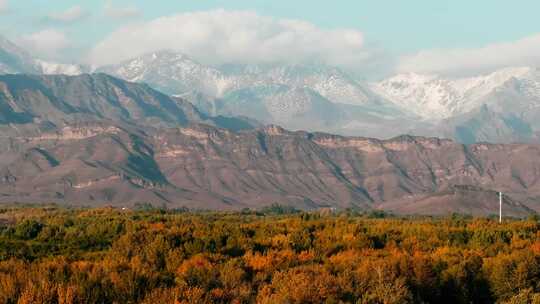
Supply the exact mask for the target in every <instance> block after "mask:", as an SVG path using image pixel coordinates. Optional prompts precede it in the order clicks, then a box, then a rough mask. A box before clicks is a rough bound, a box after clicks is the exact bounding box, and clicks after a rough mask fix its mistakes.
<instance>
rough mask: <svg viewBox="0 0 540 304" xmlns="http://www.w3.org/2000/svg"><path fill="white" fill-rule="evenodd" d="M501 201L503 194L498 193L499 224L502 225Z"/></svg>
mask: <svg viewBox="0 0 540 304" xmlns="http://www.w3.org/2000/svg"><path fill="white" fill-rule="evenodd" d="M502 200H503V194H502V192H499V223H502Z"/></svg>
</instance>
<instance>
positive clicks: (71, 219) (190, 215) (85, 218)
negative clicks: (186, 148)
mask: <svg viewBox="0 0 540 304" xmlns="http://www.w3.org/2000/svg"><path fill="white" fill-rule="evenodd" d="M495 302H496V303H540V225H539V223H538V222H537V219H535V218H531V219H528V220H507V221H506V222H505V223H504V224H499V223H497V222H496V221H495V220H492V219H486V218H476V219H475V218H466V217H459V216H454V217H446V218H429V217H422V218H399V217H387V216H384V214H382V215H381V214H379V213H378V214H358V213H355V212H347V211H343V212H337V213H336V212H327V213H305V212H298V211H296V210H289V209H287V208H269V209H267V210H266V211H265V212H253V211H250V210H243V211H241V212H237V213H236V212H188V211H186V210H176V211H169V210H153V209H147V210H146V209H145V210H142V211H130V210H117V209H112V208H101V209H66V208H59V207H49V208H20V207H18V208H4V209H0V303H6V304H12V303H13V304H15V303H21V304H23V303H59V304H60V303H96V304H97V303H495Z"/></svg>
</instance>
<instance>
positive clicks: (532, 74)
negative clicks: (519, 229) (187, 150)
mask: <svg viewBox="0 0 540 304" xmlns="http://www.w3.org/2000/svg"><path fill="white" fill-rule="evenodd" d="M89 72H102V73H108V74H111V75H113V76H116V77H119V78H123V79H126V80H128V81H132V82H145V83H147V84H149V85H151V86H153V87H155V88H157V89H159V90H161V91H163V92H165V93H167V94H170V95H173V96H177V97H182V98H185V99H187V100H189V101H191V102H192V103H193V104H195V105H196V106H197V107H198V108H199V109H200V110H202V111H203V112H206V113H208V114H211V115H226V116H236V115H242V116H247V117H250V118H254V119H257V120H260V121H261V122H264V123H276V124H280V125H283V126H284V127H287V128H291V129H308V130H315V131H326V132H334V133H341V134H346V135H365V136H376V137H389V136H395V135H398V134H403V133H412V134H417V135H434V136H447V137H453V138H456V139H458V140H461V141H464V142H474V141H481V140H488V141H503V142H508V141H517V140H518V141H536V140H538V138H539V136H538V134H539V133H538V131H540V71H539V70H538V69H536V68H532V67H511V68H505V69H501V70H498V71H493V72H492V73H487V74H483V75H477V76H474V77H445V76H441V75H421V74H413V73H410V74H400V75H395V76H391V77H388V78H387V79H383V80H381V81H376V82H365V81H360V80H358V79H356V78H354V77H352V76H350V75H349V74H348V73H346V72H344V71H343V70H341V69H338V68H335V67H330V66H326V65H322V64H297V65H284V64H267V65H236V64H229V65H223V66H209V65H205V64H203V63H200V62H197V61H196V60H194V59H192V58H190V57H189V56H186V55H185V54H182V53H179V52H175V51H170V50H165V51H160V52H154V53H150V54H146V55H142V56H140V57H137V58H133V59H130V60H127V61H125V62H121V63H119V64H117V65H111V66H105V67H100V68H98V69H93V68H90V67H86V66H84V65H78V64H62V63H51V62H47V61H43V60H37V59H34V58H32V57H31V56H30V55H28V54H27V53H26V52H25V51H24V50H22V49H20V48H18V47H17V46H16V45H14V44H13V43H11V42H9V41H7V40H5V39H1V38H0V73H31V74H33V73H41V74H66V75H77V74H81V73H89Z"/></svg>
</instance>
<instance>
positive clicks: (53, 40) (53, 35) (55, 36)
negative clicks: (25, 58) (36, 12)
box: [17, 29, 71, 59]
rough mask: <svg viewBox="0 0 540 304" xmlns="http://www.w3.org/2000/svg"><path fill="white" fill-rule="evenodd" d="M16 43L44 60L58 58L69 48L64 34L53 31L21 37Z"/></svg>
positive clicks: (47, 30)
mask: <svg viewBox="0 0 540 304" xmlns="http://www.w3.org/2000/svg"><path fill="white" fill-rule="evenodd" d="M17 43H18V44H19V45H21V46H22V47H24V48H25V49H27V50H29V51H30V53H32V54H36V55H38V56H39V57H42V58H45V59H51V58H58V57H59V56H60V53H61V52H62V51H64V50H65V49H67V48H69V47H71V43H70V41H69V39H68V38H67V37H66V35H65V33H64V32H61V31H57V30H54V29H45V30H42V31H39V32H35V33H32V34H29V35H26V36H23V37H21V38H20V39H19V40H18V41H17Z"/></svg>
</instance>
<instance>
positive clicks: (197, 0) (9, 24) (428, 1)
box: [0, 0, 540, 60]
mask: <svg viewBox="0 0 540 304" xmlns="http://www.w3.org/2000/svg"><path fill="white" fill-rule="evenodd" d="M2 2H6V0H0V10H2V4H1V3H2ZM75 7H76V8H77V9H78V10H73V9H74V8H75ZM70 9H72V11H71V15H70V14H69V13H70V11H69V10H70ZM216 9H224V10H225V11H252V12H254V13H256V14H257V15H259V16H263V17H272V18H275V19H276V20H282V19H283V20H287V19H295V20H302V21H305V22H309V23H310V24H313V25H314V26H316V27H317V28H320V29H322V30H339V29H354V30H356V31H358V32H360V33H362V35H363V46H364V47H365V48H366V49H371V50H372V49H377V50H384V52H385V53H388V54H392V56H402V55H406V54H415V53H416V52H422V51H424V50H434V49H438V50H441V49H474V48H482V47H485V46H487V45H491V44H497V43H511V42H514V41H519V40H520V39H524V38H527V37H531V36H534V35H537V33H540V22H538V17H537V14H538V12H539V11H540V1H533V0H521V1H519V2H516V1H507V0H491V1H487V0H474V1H471V0H469V1H465V0H453V1H447V0H437V1H433V0H408V1H406V0H377V1H375V0H373V1H366V0H356V1H353V0H335V1H318V0H316V1H314V0H311V1H308V0H293V1H291V0H288V1H282V0H273V1H268V0H266V1H262V0H211V1H210V0H180V1H171V0H154V1H148V0H109V1H107V0H88V1H72V0H71V1H68V0H54V1H44V0H22V1H21V0H18V1H15V0H7V10H6V9H4V13H3V14H1V15H0V33H1V34H3V35H4V36H6V37H8V38H10V39H12V40H21V39H22V37H30V35H32V34H34V33H38V32H40V31H44V30H48V31H56V32H58V33H62V35H64V36H65V37H64V38H65V39H66V41H63V42H64V43H65V44H69V51H66V50H55V53H58V54H62V56H66V57H72V58H70V59H72V60H74V59H73V58H76V57H78V56H81V54H83V53H85V52H88V50H90V49H92V48H93V47H94V46H95V45H96V44H98V43H100V42H101V41H103V40H105V39H106V38H107V37H108V36H109V35H110V34H111V33H112V32H114V31H115V30H118V29H122V28H124V27H126V26H129V25H130V24H143V23H144V22H152V21H153V20H156V19H158V18H160V17H164V16H172V15H178V14H185V13H189V12H205V11H213V10H216ZM107 12H108V13H107ZM62 14H66V18H62V16H63V15H62ZM70 16H71V17H70ZM57 38H58V39H59V37H57ZM29 39H30V38H29ZM29 39H27V40H25V41H27V42H28V40H29ZM32 41H33V40H32ZM23 44H24V41H23ZM27 44H28V45H29V47H32V45H31V44H30V43H27ZM37 44H38V43H37V42H36V43H35V45H34V46H35V47H36V48H37V50H36V51H38V52H39V46H38V45H37ZM56 51H57V52H56ZM52 53H53V52H49V54H47V52H45V54H43V55H42V56H47V55H49V56H50V55H51V54H52Z"/></svg>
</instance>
